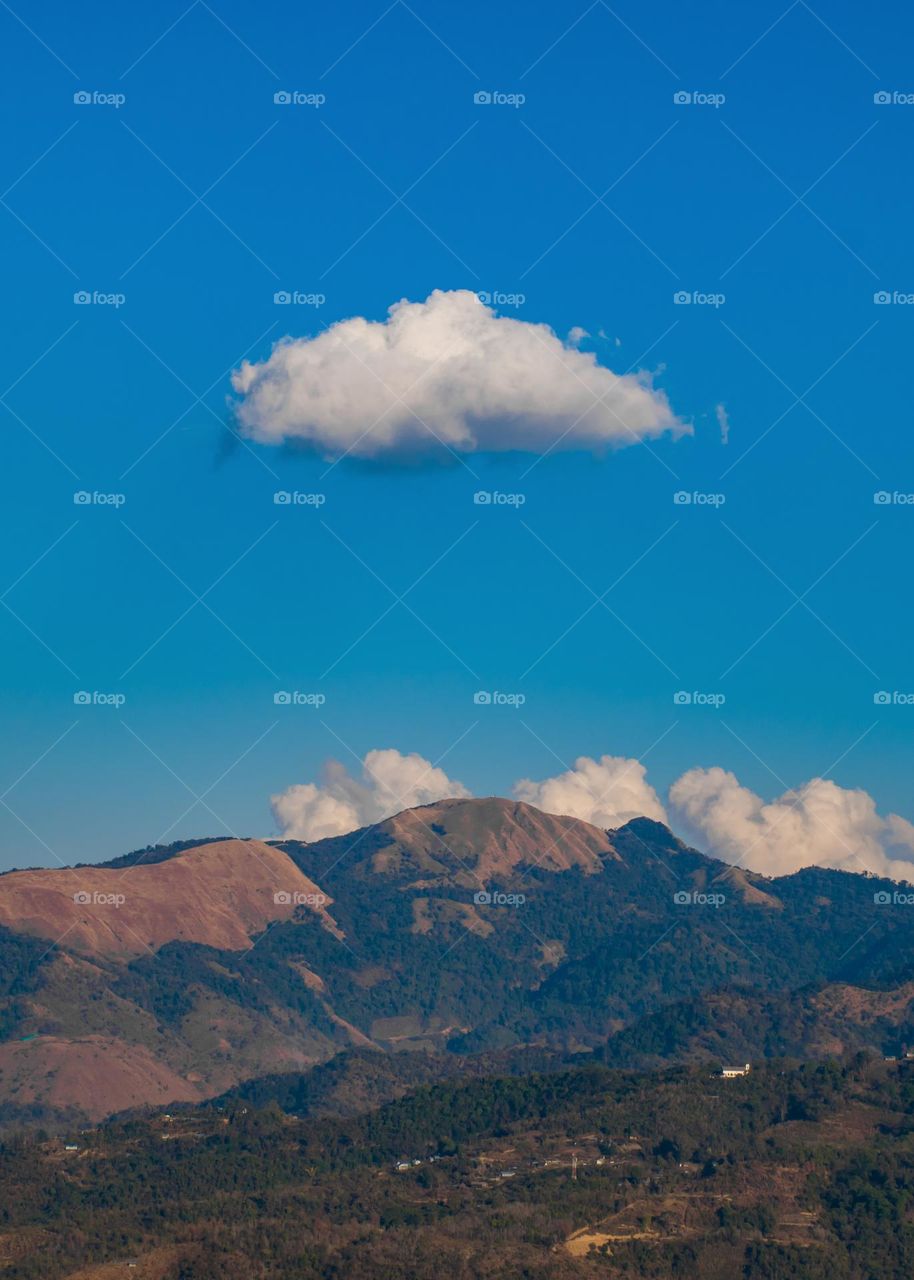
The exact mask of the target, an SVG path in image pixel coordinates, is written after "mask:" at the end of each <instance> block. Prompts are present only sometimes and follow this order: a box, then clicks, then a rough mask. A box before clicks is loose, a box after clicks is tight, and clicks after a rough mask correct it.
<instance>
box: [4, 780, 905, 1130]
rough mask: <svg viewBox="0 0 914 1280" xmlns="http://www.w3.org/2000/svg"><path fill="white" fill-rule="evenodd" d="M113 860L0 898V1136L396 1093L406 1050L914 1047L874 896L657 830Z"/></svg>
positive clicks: (215, 844)
mask: <svg viewBox="0 0 914 1280" xmlns="http://www.w3.org/2000/svg"><path fill="white" fill-rule="evenodd" d="M114 862H115V863H116V864H117V865H111V863H109V864H107V865H103V866H95V867H91V868H87V867H85V866H83V867H79V868H77V869H56V868H55V869H52V870H47V869H46V870H43V871H34V872H14V873H10V874H9V875H6V876H3V877H0V1124H2V1123H12V1122H17V1121H22V1120H23V1119H24V1120H29V1119H41V1120H42V1121H44V1122H48V1121H50V1122H53V1120H54V1116H55V1115H61V1114H65V1113H69V1112H72V1111H73V1109H75V1110H77V1111H79V1110H82V1111H83V1113H84V1114H85V1115H87V1116H88V1117H90V1118H93V1119H97V1118H99V1116H100V1115H103V1114H106V1108H107V1109H115V1108H117V1107H118V1106H120V1107H122V1106H123V1104H124V1101H125V1099H126V1100H128V1101H129V1105H131V1106H138V1105H143V1103H144V1102H145V1103H147V1104H150V1105H151V1104H159V1103H161V1102H162V1101H163V1095H166V1094H168V1092H169V1090H171V1091H172V1092H173V1098H172V1099H171V1100H172V1101H175V1102H177V1101H181V1100H183V1101H194V1100H201V1099H203V1098H206V1097H211V1096H214V1095H217V1094H221V1093H224V1092H225V1091H226V1090H229V1089H232V1088H234V1087H237V1086H239V1085H240V1084H242V1083H243V1082H244V1081H250V1080H256V1079H258V1078H260V1077H265V1076H275V1075H277V1074H279V1075H282V1074H283V1073H289V1072H291V1073H296V1072H298V1073H301V1072H305V1073H307V1072H309V1071H311V1070H313V1069H314V1068H315V1067H317V1066H318V1065H320V1064H322V1063H329V1062H331V1061H333V1060H334V1059H336V1058H337V1056H338V1055H340V1054H347V1053H351V1052H366V1053H369V1054H380V1055H386V1056H387V1058H389V1059H390V1063H391V1065H390V1067H389V1068H385V1069H384V1071H383V1072H381V1076H382V1078H384V1079H386V1078H387V1077H388V1076H390V1077H392V1078H394V1079H397V1078H399V1077H400V1076H403V1077H404V1078H408V1077H409V1074H410V1073H409V1071H408V1070H407V1067H406V1065H405V1064H406V1059H404V1058H403V1057H402V1055H403V1054H409V1053H419V1054H425V1055H431V1058H432V1059H433V1060H434V1063H435V1065H434V1067H433V1068H431V1067H430V1068H429V1069H430V1070H432V1071H433V1072H437V1073H439V1074H443V1075H450V1074H451V1068H452V1065H453V1064H455V1063H458V1062H462V1063H464V1064H466V1063H478V1062H482V1061H489V1060H491V1055H493V1054H495V1055H502V1058H500V1059H499V1061H502V1060H504V1061H508V1059H510V1058H511V1057H512V1056H516V1055H521V1056H522V1055H524V1054H527V1053H530V1052H536V1053H541V1054H543V1055H545V1058H546V1059H550V1058H557V1059H562V1058H564V1057H565V1056H567V1055H568V1054H572V1055H577V1054H582V1053H583V1054H585V1055H597V1056H602V1057H603V1058H605V1060H606V1061H607V1062H611V1063H613V1064H621V1065H626V1066H630V1065H637V1066H644V1067H650V1066H655V1065H660V1064H665V1063H671V1062H678V1061H701V1060H717V1059H720V1058H728V1057H733V1059H734V1060H735V1061H744V1060H745V1058H746V1057H747V1056H749V1057H755V1056H766V1055H776V1054H778V1053H782V1052H785V1051H788V1050H789V1051H790V1052H791V1053H794V1054H797V1055H799V1056H802V1055H803V1054H804V1053H808V1054H809V1055H810V1056H818V1055H820V1054H821V1053H823V1052H830V1051H832V1050H834V1049H835V1048H836V1047H843V1048H846V1049H856V1048H860V1047H869V1048H874V1049H876V1050H877V1051H882V1052H886V1053H889V1052H894V1051H896V1049H897V1048H898V1046H899V1045H901V1044H904V1043H908V1042H910V1043H914V986H912V985H911V979H912V977H914V943H912V942H911V941H910V939H909V930H908V929H907V924H906V918H905V915H904V911H903V909H902V908H900V907H896V908H894V909H893V908H892V906H891V904H890V905H889V906H886V905H884V904H883V905H880V902H879V898H880V893H879V892H874V890H876V891H878V890H879V889H880V886H881V885H883V882H882V881H880V880H878V879H876V878H871V877H868V876H863V875H851V874H849V873H846V872H835V871H827V870H821V869H813V868H811V869H808V870H806V871H803V872H798V873H795V874H793V875H790V876H782V877H778V878H768V877H764V876H761V875H758V874H757V873H754V872H751V871H746V870H743V869H742V868H735V867H732V866H730V865H728V864H726V863H722V862H719V861H718V860H716V859H713V858H709V857H708V856H707V855H705V854H703V853H700V852H699V851H697V850H695V849H691V848H690V847H689V846H688V845H686V844H685V843H683V842H682V841H681V840H679V839H678V838H677V837H676V836H675V835H673V833H672V832H670V831H669V830H668V829H667V828H666V827H664V826H663V825H662V824H659V823H656V822H654V821H652V820H649V819H646V818H636V819H633V820H632V821H631V822H628V823H626V824H625V825H624V826H622V827H619V828H617V829H615V830H611V831H601V830H600V829H598V828H596V827H593V826H591V825H589V824H587V823H583V822H581V821H580V820H578V819H574V818H561V817H556V816H555V815H549V814H543V813H542V812H541V811H539V810H537V809H535V808H533V807H532V806H529V805H526V804H522V803H520V802H516V801H512V800H503V799H499V798H498V797H489V798H485V799H472V800H451V801H439V802H437V803H436V804H432V805H426V806H422V807H420V808H418V809H412V810H404V811H402V812H401V813H399V814H396V815H393V817H391V818H389V819H385V820H383V821H382V822H378V823H375V824H371V825H369V826H367V827H364V828H361V829H360V830H359V831H356V832H352V833H350V834H348V835H345V836H338V837H333V838H329V839H325V840H321V841H314V842H311V843H306V842H302V841H296V840H277V841H270V842H264V841H242V840H218V839H213V838H207V839H204V840H201V841H200V842H198V843H196V844H188V842H186V841H184V842H177V843H176V844H175V845H174V846H171V847H167V846H166V847H162V848H158V849H153V850H145V851H140V852H139V854H138V855H137V857H136V858H135V860H134V861H132V862H130V861H128V860H114ZM49 884H50V885H51V886H54V888H53V892H52V890H51V889H50V888H49V887H48V886H49ZM885 884H887V885H890V884H891V882H885ZM42 885H43V887H42ZM113 885H117V886H120V892H121V893H122V896H123V897H124V901H123V902H122V903H121V904H120V905H119V906H113V905H111V904H110V903H109V902H106V901H104V895H105V894H106V893H110V892H111V887H112V886H113ZM79 892H82V893H88V894H89V895H90V899H92V895H94V894H98V895H101V899H102V900H101V901H98V902H96V901H95V900H94V899H92V900H90V901H89V902H80V903H76V902H74V900H73V895H74V893H79ZM886 892H887V890H884V891H883V894H882V896H884V894H885V893H886ZM42 895H44V896H42ZM49 895H50V896H49ZM68 895H69V897H68ZM49 903H50V905H49ZM873 993H877V994H876V995H874V994H873ZM878 993H882V994H878ZM100 1046H106V1047H105V1048H104V1050H102V1049H101V1048H100ZM504 1055H507V1056H508V1057H507V1058H505V1057H504ZM106 1057H107V1060H108V1062H109V1063H110V1065H109V1066H108V1067H106V1066H105V1065H104V1063H105V1059H106ZM398 1060H399V1061H400V1062H402V1063H403V1064H404V1065H402V1066H400V1067H398V1066H397V1062H398ZM87 1062H91V1063H92V1064H93V1065H92V1068H91V1071H88V1070H87V1068H86V1063H87ZM90 1075H91V1076H92V1081H91V1088H90V1087H89V1085H88V1083H87V1081H88V1080H89V1076H90ZM359 1087H362V1086H360V1085H359V1084H358V1083H356V1084H354V1085H352V1086H351V1087H347V1090H346V1097H347V1098H348V1099H351V1098H352V1097H354V1095H355V1094H356V1093H357V1092H358V1088H359ZM384 1087H385V1088H386V1087H387V1085H385V1086H384ZM390 1087H392V1088H395V1087H396V1086H394V1085H392V1086H390ZM364 1088H365V1089H366V1090H367V1091H369V1092H370V1091H371V1089H373V1088H375V1086H373V1085H371V1084H370V1083H369V1079H368V1076H365V1077H364Z"/></svg>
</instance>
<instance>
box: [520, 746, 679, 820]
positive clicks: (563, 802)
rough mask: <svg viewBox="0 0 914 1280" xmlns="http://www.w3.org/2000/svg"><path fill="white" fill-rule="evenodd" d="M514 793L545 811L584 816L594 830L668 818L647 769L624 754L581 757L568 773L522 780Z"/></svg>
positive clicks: (570, 815)
mask: <svg viewBox="0 0 914 1280" xmlns="http://www.w3.org/2000/svg"><path fill="white" fill-rule="evenodd" d="M514 795H515V796H516V797H517V799H518V800H524V801H526V802H527V804H532V805H535V806H536V807H537V808H538V809H543V810H545V812H546V813H558V814H564V815H566V816H568V817H571V818H581V819H583V820H584V821H585V822H591V823H593V825H594V826H595V827H604V828H610V827H620V826H622V825H623V824H624V823H626V822H628V821H630V819H632V818H654V819H656V821H658V822H666V820H667V819H666V813H665V812H664V809H663V805H662V804H661V802H660V797H659V796H658V795H657V793H656V791H655V790H654V788H653V787H652V786H651V785H650V783H649V782H648V781H647V778H646V770H645V768H644V765H643V764H640V763H639V762H638V761H637V760H626V759H625V757H624V756H601V757H600V759H599V760H592V759H591V758H590V757H589V756H580V757H579V758H578V759H577V760H576V761H575V762H574V768H573V769H569V770H568V772H567V773H560V774H558V775H557V776H555V777H553V778H546V779H544V781H542V782H532V781H531V780H530V779H529V778H523V779H521V781H520V782H517V783H515V785H514Z"/></svg>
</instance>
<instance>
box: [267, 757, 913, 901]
mask: <svg viewBox="0 0 914 1280" xmlns="http://www.w3.org/2000/svg"><path fill="white" fill-rule="evenodd" d="M471 794H472V793H471V792H470V791H468V790H467V788H466V787H465V786H464V785H463V783H461V782H457V781H456V780H455V779H453V778H450V777H449V776H448V774H447V773H446V772H445V771H444V770H443V769H441V768H438V767H437V766H435V765H433V764H432V763H431V762H430V761H428V760H426V759H424V758H423V757H422V756H420V755H417V754H415V753H412V754H409V755H403V754H401V753H400V752H399V751H395V750H393V749H390V748H388V749H386V750H381V751H369V752H368V753H367V755H366V756H365V758H364V760H363V761H362V762H361V776H360V777H358V778H357V777H353V776H352V774H350V773H349V772H348V770H346V769H345V768H344V767H343V766H342V765H341V764H338V763H336V762H331V763H329V764H328V765H327V766H326V767H325V769H324V777H323V780H322V782H321V783H320V784H316V783H312V782H307V783H299V784H296V785H294V786H291V787H289V788H288V789H287V790H286V791H283V792H281V793H280V794H278V795H274V796H273V797H272V806H273V815H274V818H275V819H276V823H277V825H278V826H279V828H280V831H281V833H282V834H283V835H284V836H286V837H288V838H290V839H292V838H294V839H299V840H319V839H323V838H325V837H327V836H336V835H345V834H347V833H348V832H350V831H355V830H356V829H357V828H359V827H363V826H366V825H367V824H368V823H371V822H379V821H381V820H382V819H383V818H387V817H390V816H391V815H392V814H395V813H399V812H400V811H401V810H402V809H408V808H412V807H413V806H415V805H421V804H433V803H434V802H435V801H436V800H444V799H447V798H455V799H459V798H466V797H469V796H470V795H471ZM513 794H514V797H515V798H516V799H518V800H522V801H525V802H526V803H528V804H532V805H535V806H536V807H537V808H538V809H543V810H544V811H545V812H547V813H555V814H561V815H565V816H568V817H573V818H580V819H582V820H583V821H585V822H591V823H593V824H594V825H595V826H598V827H603V828H612V827H619V826H622V825H623V824H624V823H626V822H628V821H630V820H631V819H632V818H635V817H646V818H654V819H655V820H657V821H659V822H666V823H668V824H670V825H672V827H673V829H674V830H677V831H679V832H680V833H681V834H683V836H684V837H685V838H687V839H689V840H691V841H692V842H693V843H695V844H697V845H698V847H699V848H701V849H704V850H705V851H706V852H708V853H710V854H712V855H713V856H715V857H717V858H720V859H721V860H722V861H723V862H729V863H735V864H739V865H740V866H743V867H745V868H747V869H748V870H750V871H758V872H761V873H762V874H764V875H770V876H779V875H787V874H789V873H790V872H792V871H798V870H799V869H800V868H801V867H808V866H820V867H833V868H837V869H838V870H842V871H872V872H875V873H876V874H877V875H882V876H890V877H892V878H893V879H897V880H914V825H912V824H911V823H910V822H908V821H907V819H905V818H902V817H900V816H899V815H898V814H894V813H893V814H888V815H886V816H884V817H883V816H882V815H880V814H879V813H878V812H877V811H876V803H875V801H874V800H873V797H872V796H871V795H869V794H868V793H867V792H866V791H860V790H853V789H850V788H846V787H840V786H838V784H837V783H835V782H832V781H830V780H828V779H825V778H812V779H810V780H809V781H808V782H805V783H803V785H802V786H800V787H798V788H797V789H796V790H793V791H787V792H785V793H784V794H783V795H782V796H779V797H777V798H776V799H774V800H772V801H764V800H763V799H762V798H761V797H760V796H757V795H755V793H754V792H752V791H750V790H749V789H748V788H747V787H744V786H742V784H741V783H740V782H739V780H738V778H736V776H735V775H734V774H732V773H728V772H727V771H726V770H724V769H721V768H718V767H715V768H710V769H704V768H696V769H689V770H688V771H687V772H686V773H684V774H682V776H681V777H680V778H678V779H677V780H676V781H675V782H674V783H673V785H672V786H671V787H670V790H669V795H668V802H667V805H666V806H664V804H663V802H662V800H661V798H660V796H659V795H658V794H657V792H656V791H655V790H654V788H653V787H652V786H651V784H650V783H649V782H648V780H647V773H646V770H645V767H644V765H643V764H641V762H640V761H638V760H631V759H627V758H626V757H624V756H609V755H604V756H601V757H600V758H599V759H598V760H594V759H591V758H590V757H589V756H581V757H579V758H578V759H577V760H576V761H575V763H574V767H573V768H572V769H568V770H566V771H565V772H563V773H559V774H556V775H554V776H553V777H550V778H545V779H543V780H542V781H539V782H535V781H532V780H531V779H529V778H523V779H521V780H520V781H518V782H517V783H515V785H514V788H513Z"/></svg>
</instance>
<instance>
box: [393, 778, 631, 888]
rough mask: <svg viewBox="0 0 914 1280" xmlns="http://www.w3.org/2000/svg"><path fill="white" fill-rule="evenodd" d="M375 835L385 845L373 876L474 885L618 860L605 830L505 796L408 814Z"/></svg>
mask: <svg viewBox="0 0 914 1280" xmlns="http://www.w3.org/2000/svg"><path fill="white" fill-rule="evenodd" d="M376 831H377V834H378V835H379V836H381V837H382V838H384V837H386V838H387V843H385V844H382V846H381V847H380V848H378V849H377V850H376V852H375V853H374V855H373V857H372V860H371V864H372V870H373V871H376V872H395V873H396V872H399V873H403V872H406V873H408V874H409V873H414V872H415V873H419V874H422V875H424V876H431V877H436V876H447V877H452V876H453V875H454V874H455V873H456V874H457V875H458V877H459V878H460V879H464V878H466V879H467V882H468V883H469V882H476V881H479V880H488V879H497V878H498V877H500V876H507V875H509V874H510V873H511V872H513V870H514V869H515V867H518V866H539V867H542V868H543V869H544V870H547V871H568V870H570V869H571V868H572V867H578V868H580V869H581V870H582V871H584V872H588V873H592V872H596V871H599V870H600V869H601V867H602V860H603V859H604V858H606V857H615V856H616V854H615V850H614V849H613V846H612V844H611V843H610V840H609V837H608V836H607V834H606V832H605V831H601V830H600V828H599V827H594V826H592V825H591V824H590V823H589V822H582V821H581V820H580V819H579V818H568V817H558V816H557V815H555V814H551V813H543V812H542V811H541V810H540V809H535V808H534V807H533V805H530V804H525V803H523V801H520V800H505V799H502V798H501V797H499V796H485V797H481V798H479V799H468V800H439V801H437V802H436V803H435V804H427V805H421V806H419V807H417V808H415V809H404V810H403V811H402V812H401V813H398V814H395V815H394V816H393V817H392V818H387V819H385V820H384V821H383V822H379V823H378V824H377V827H376Z"/></svg>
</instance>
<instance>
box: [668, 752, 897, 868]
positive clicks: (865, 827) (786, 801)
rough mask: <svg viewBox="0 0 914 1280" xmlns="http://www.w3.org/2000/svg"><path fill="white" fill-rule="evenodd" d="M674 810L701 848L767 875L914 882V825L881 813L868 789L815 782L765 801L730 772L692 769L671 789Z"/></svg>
mask: <svg viewBox="0 0 914 1280" xmlns="http://www.w3.org/2000/svg"><path fill="white" fill-rule="evenodd" d="M669 799H670V806H671V808H672V810H673V812H674V814H675V815H676V816H678V817H679V818H680V819H681V820H682V821H683V822H684V823H685V824H687V825H688V827H689V828H691V830H692V831H693V832H695V834H696V836H697V837H698V840H699V843H700V845H701V847H703V848H705V849H707V851H708V852H709V853H712V854H714V855H715V856H716V857H718V858H721V859H722V860H723V861H725V862H739V863H740V865H741V866H744V867H747V868H748V869H749V870H752V871H761V872H763V873H764V874H765V875H772V876H777V875H787V874H789V873H790V872H792V871H797V870H799V868H800V867H808V866H813V865H815V866H820V867H836V868H838V869H840V870H843V871H874V872H876V873H877V874H878V875H884V876H892V877H893V878H895V879H910V878H912V877H914V826H912V825H911V823H910V822H908V821H906V819H904V818H900V817H899V816H898V815H897V814H889V816H888V817H887V818H883V817H881V816H880V815H879V814H878V813H877V812H876V803H875V801H874V800H873V797H872V796H871V795H869V794H868V793H867V792H866V791H856V790H850V789H848V788H845V787H839V786H838V785H837V784H836V783H834V782H831V781H828V780H827V779H825V778H813V779H811V780H810V781H809V782H805V783H804V784H803V785H802V786H801V787H799V788H797V789H796V790H795V791H787V792H785V793H784V794H783V795H782V796H779V797H778V798H777V799H775V800H772V801H771V802H770V803H765V801H763V800H762V799H761V797H759V796H757V795H755V793H754V792H752V791H750V790H749V789H748V788H747V787H744V786H741V785H740V782H739V780H738V779H737V778H736V777H735V776H734V775H733V774H732V773H727V772H726V770H724V769H720V768H713V769H690V770H689V771H688V772H687V773H684V774H683V775H682V777H681V778H679V779H678V780H677V781H676V782H675V783H674V784H673V786H672V787H671V788H670V796H669Z"/></svg>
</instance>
